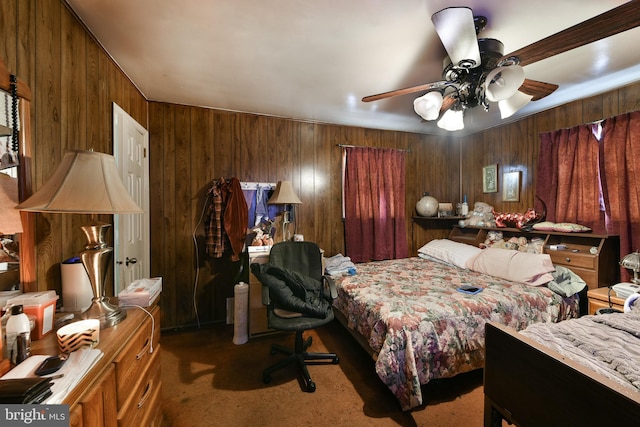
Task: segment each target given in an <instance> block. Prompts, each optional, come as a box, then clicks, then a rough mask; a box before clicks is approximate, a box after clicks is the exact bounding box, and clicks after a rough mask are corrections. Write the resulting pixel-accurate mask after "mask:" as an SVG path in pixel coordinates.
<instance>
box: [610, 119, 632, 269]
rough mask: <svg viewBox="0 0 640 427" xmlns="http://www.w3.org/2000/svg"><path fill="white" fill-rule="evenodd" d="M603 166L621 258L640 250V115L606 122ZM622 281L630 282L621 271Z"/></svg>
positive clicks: (612, 222) (611, 227)
mask: <svg viewBox="0 0 640 427" xmlns="http://www.w3.org/2000/svg"><path fill="white" fill-rule="evenodd" d="M602 127H603V130H604V137H603V144H602V151H601V164H602V168H603V176H602V188H603V193H604V198H605V206H606V212H607V232H608V233H610V234H617V235H619V236H620V257H621V258H622V257H623V256H625V255H627V254H628V253H630V252H634V251H636V250H638V249H640V181H639V180H638V173H640V111H636V112H633V113H629V114H622V115H620V116H616V117H612V118H610V119H606V120H605V121H604V122H603V124H602ZM621 274H622V279H623V280H629V276H628V272H627V271H626V270H625V269H621Z"/></svg>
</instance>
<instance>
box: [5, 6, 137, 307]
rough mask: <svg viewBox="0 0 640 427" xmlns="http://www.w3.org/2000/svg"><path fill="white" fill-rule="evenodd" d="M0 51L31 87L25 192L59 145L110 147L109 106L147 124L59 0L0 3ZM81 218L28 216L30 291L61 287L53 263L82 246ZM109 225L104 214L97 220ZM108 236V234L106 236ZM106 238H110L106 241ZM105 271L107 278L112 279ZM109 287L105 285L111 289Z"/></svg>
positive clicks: (130, 89)
mask: <svg viewBox="0 0 640 427" xmlns="http://www.w3.org/2000/svg"><path fill="white" fill-rule="evenodd" d="M0 39H1V40H2V42H1V43H0V56H1V57H2V58H3V60H4V61H5V64H6V66H7V68H8V69H9V70H10V71H11V72H13V73H14V74H16V75H17V76H19V77H20V78H21V79H23V80H24V81H25V82H26V83H27V84H28V85H29V87H30V88H31V92H32V95H33V97H32V100H31V125H32V126H31V127H32V135H33V136H32V154H33V158H32V159H31V160H32V161H31V164H32V165H33V170H32V182H33V187H34V188H33V190H34V191H35V190H37V189H39V188H40V187H41V186H42V184H43V183H44V182H45V181H46V180H47V179H48V178H49V176H51V174H52V173H53V172H54V170H55V169H56V168H57V166H58V164H59V163H60V160H61V159H62V157H63V155H64V153H65V152H66V151H67V150H72V149H90V148H93V149H94V150H95V151H101V152H106V153H112V152H113V140H112V103H113V102H116V103H117V104H118V105H120V106H121V107H122V108H124V109H125V110H127V111H128V112H129V114H130V115H131V116H132V117H134V118H135V119H136V120H137V121H139V122H140V123H141V124H143V126H145V127H147V126H148V124H147V108H148V105H147V104H148V103H147V101H146V99H145V98H144V97H143V96H142V94H141V93H140V92H139V91H138V90H137V89H136V87H135V86H134V85H133V84H132V83H131V82H130V81H129V79H128V78H127V77H126V76H125V75H124V74H123V73H122V71H121V70H120V69H119V68H118V67H117V66H116V64H115V63H114V62H113V61H112V60H111V58H110V57H109V56H108V55H107V54H106V53H105V51H104V50H103V49H102V48H101V47H100V46H99V44H98V43H96V41H95V40H94V39H93V38H92V36H91V35H90V34H89V33H88V32H87V31H86V30H85V28H84V27H83V26H82V25H81V24H80V21H79V20H78V19H77V18H76V17H75V16H74V14H73V13H72V12H71V11H70V10H69V9H68V8H67V6H66V5H65V3H64V2H62V1H60V0H46V1H41V0H2V9H1V11H0ZM89 219H90V218H89V217H88V216H85V215H61V214H49V215H45V214H39V215H36V230H35V236H36V277H37V282H36V283H35V284H34V285H33V288H32V289H27V290H32V291H33V290H46V289H54V290H56V292H57V293H58V295H60V294H61V292H62V285H61V280H60V266H59V263H60V262H61V261H63V260H65V259H68V258H70V257H72V256H76V255H77V253H78V252H79V251H80V250H82V249H83V242H84V241H85V240H86V239H85V237H84V235H83V234H82V232H81V231H80V229H79V227H80V225H83V224H86V223H87V222H88V221H89ZM99 219H100V220H103V221H106V222H110V221H111V217H110V216H104V217H100V218H99ZM112 238H113V236H110V239H112ZM110 241H111V240H110ZM112 274H113V272H112V271H111V272H110V277H109V278H108V280H107V283H112V280H113V276H112ZM112 288H113V286H109V285H107V289H108V290H109V291H111V290H112Z"/></svg>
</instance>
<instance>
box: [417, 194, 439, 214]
mask: <svg viewBox="0 0 640 427" xmlns="http://www.w3.org/2000/svg"><path fill="white" fill-rule="evenodd" d="M416 212H418V215H420V216H436V215H437V214H438V201H437V200H436V198H435V197H432V196H430V195H429V193H424V194H423V196H422V198H421V199H420V200H418V202H417V203H416Z"/></svg>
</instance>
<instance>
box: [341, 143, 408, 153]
mask: <svg viewBox="0 0 640 427" xmlns="http://www.w3.org/2000/svg"><path fill="white" fill-rule="evenodd" d="M336 147H350V148H374V149H376V150H382V149H385V148H387V149H390V150H398V151H406V152H407V153H410V152H411V150H409V149H407V148H391V147H366V146H364V145H348V144H336Z"/></svg>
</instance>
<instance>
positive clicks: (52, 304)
mask: <svg viewBox="0 0 640 427" xmlns="http://www.w3.org/2000/svg"><path fill="white" fill-rule="evenodd" d="M58 298H59V296H58V295H57V294H56V291H43V292H25V293H23V294H21V295H19V296H16V297H13V298H11V299H9V300H8V301H7V305H18V304H22V307H23V310H24V312H25V313H26V314H27V315H29V314H31V315H33V316H35V318H36V327H35V328H34V330H33V331H32V333H31V339H32V340H39V339H40V338H42V337H44V336H45V335H47V334H48V333H49V332H51V331H52V330H53V320H54V317H55V313H56V301H57V300H58Z"/></svg>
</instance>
